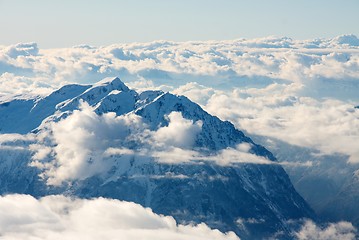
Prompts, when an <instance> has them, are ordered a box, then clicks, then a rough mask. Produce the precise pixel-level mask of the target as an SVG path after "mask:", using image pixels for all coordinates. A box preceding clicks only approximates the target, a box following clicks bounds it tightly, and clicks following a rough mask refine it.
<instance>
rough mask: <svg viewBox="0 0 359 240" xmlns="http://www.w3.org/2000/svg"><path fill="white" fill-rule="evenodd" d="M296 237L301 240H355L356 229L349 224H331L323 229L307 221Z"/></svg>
mask: <svg viewBox="0 0 359 240" xmlns="http://www.w3.org/2000/svg"><path fill="white" fill-rule="evenodd" d="M295 236H296V237H297V238H298V239H299V240H337V239H341V240H354V239H356V228H355V227H354V226H353V225H352V224H351V223H349V222H338V223H330V224H328V225H327V226H325V227H321V226H318V225H316V224H315V223H314V222H313V221H311V220H307V221H306V222H305V223H304V224H303V226H302V227H301V229H300V230H299V231H298V232H296V233H295Z"/></svg>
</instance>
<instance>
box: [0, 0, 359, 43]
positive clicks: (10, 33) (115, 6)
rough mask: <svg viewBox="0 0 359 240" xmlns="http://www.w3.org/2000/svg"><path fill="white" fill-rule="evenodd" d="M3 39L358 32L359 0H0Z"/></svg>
mask: <svg viewBox="0 0 359 240" xmlns="http://www.w3.org/2000/svg"><path fill="white" fill-rule="evenodd" d="M0 11H1V12H0V32H1V38H0V44H2V45H8V44H14V43H18V42H30V41H31V42H37V43H38V44H39V46H40V47H41V48H49V47H69V46H73V45H77V44H82V43H86V44H91V45H95V46H101V45H108V44H111V43H123V42H147V41H153V40H160V39H161V40H174V41H187V40H224V39H237V38H255V37H264V36H269V35H276V36H288V37H292V38H296V39H310V38H319V37H334V36H337V35H341V34H349V33H353V34H355V35H357V36H358V35H359V27H358V23H359V14H358V12H359V1H358V0H345V1H340V0H315V1H313V0H300V1H299V0H298V1H294V0H293V1H292V0H251V1H249V0H221V1H218V0H215V1H214V0H213V1H209V0H206V1H205V0H181V1H174V0H131V1H130V0H127V1H126V0H106V1H99V0H97V1H95V0H86V1H85V0H76V1H74V0H73V1H69V0H62V1H58V0H52V1H49V0H34V1H28V0H0Z"/></svg>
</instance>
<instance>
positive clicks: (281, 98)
mask: <svg viewBox="0 0 359 240" xmlns="http://www.w3.org/2000/svg"><path fill="white" fill-rule="evenodd" d="M112 76H119V77H120V78H121V79H122V80H123V81H124V82H125V83H126V84H128V85H129V86H130V87H132V88H135V89H137V90H138V91H142V90H146V89H161V90H164V91H170V92H173V93H175V94H181V95H185V96H187V97H188V98H190V99H191V100H193V101H195V102H197V103H199V104H200V105H201V106H202V107H203V108H204V109H205V110H206V111H208V112H209V113H210V114H213V115H216V116H218V117H220V118H221V119H223V120H229V121H231V122H232V123H234V124H235V126H236V127H238V128H239V129H241V130H244V131H245V132H247V133H249V134H253V135H261V136H265V137H271V138H275V139H279V140H281V141H284V142H287V143H289V144H293V145H298V146H301V147H306V148H311V149H315V150H317V151H318V152H319V153H318V154H336V153H339V154H343V155H346V156H347V158H346V161H347V163H348V164H350V165H356V164H358V163H359V109H358V108H356V106H358V105H359V94H358V93H359V39H358V38H357V37H356V36H354V35H343V36H338V37H335V38H332V39H314V40H293V39H290V38H286V37H283V38H278V37H268V38H260V39H238V40H233V41H207V42H168V41H156V42H151V43H132V44H115V45H111V46H103V47H94V46H88V45H80V46H75V47H72V48H66V49H41V48H39V46H37V44H36V43H20V44H16V45H12V46H0V102H3V101H6V100H8V99H10V98H13V97H18V98H27V97H33V96H34V95H36V96H38V95H40V96H45V95H46V94H48V93H50V92H51V91H53V90H54V89H56V88H58V87H60V86H62V85H65V84H68V83H83V84H88V83H94V82H97V81H98V80H100V79H102V78H104V77H112ZM168 120H169V122H170V124H169V125H168V126H167V127H164V128H161V129H159V130H158V131H156V132H146V131H143V129H145V128H146V127H145V126H144V125H143V123H142V121H141V119H140V118H139V117H138V116H134V115H129V116H125V117H116V116H113V115H111V114H107V115H103V116H97V115H96V114H94V112H93V110H92V109H91V108H90V107H89V106H85V105H84V106H83V107H82V109H81V110H79V111H76V112H75V113H74V114H73V115H72V116H71V117H69V118H67V119H65V120H63V121H60V122H58V123H54V124H53V125H51V126H49V131H51V133H52V137H51V139H50V140H49V139H46V137H44V138H43V139H39V137H40V138H41V136H37V137H35V136H32V135H29V136H18V135H16V136H14V135H2V136H1V139H2V140H1V141H3V142H9V141H11V139H10V140H9V138H14V139H15V140H16V141H19V139H20V138H24V139H23V140H24V141H28V140H29V139H30V140H29V141H32V142H34V144H32V145H31V149H30V150H31V151H33V152H34V155H33V162H32V164H33V165H34V166H36V167H38V168H40V169H42V170H43V176H44V177H46V178H47V179H48V183H49V184H55V185H56V184H59V183H61V182H62V181H66V180H72V179H78V178H80V179H82V178H86V177H88V176H90V175H93V174H96V173H98V172H99V171H105V170H106V169H102V168H106V166H108V164H104V163H103V162H102V161H103V159H107V160H106V161H111V158H106V156H107V155H109V156H110V155H114V154H115V155H116V154H117V155H121V156H123V155H137V156H139V157H140V156H141V154H142V155H143V154H144V155H148V154H149V155H151V156H153V157H154V158H157V159H159V160H161V159H168V156H172V159H175V161H177V162H181V161H183V160H184V159H201V160H214V161H216V160H219V159H229V160H230V159H231V156H232V155H233V154H234V155H238V154H249V153H248V146H238V147H237V149H228V150H227V151H224V152H221V153H219V154H218V156H212V158H211V159H208V157H207V159H206V156H202V155H200V154H199V153H197V152H195V151H192V150H190V145H191V139H193V136H194V134H196V133H198V132H199V131H200V130H201V128H200V126H201V123H200V122H191V121H189V120H186V119H184V118H183V117H182V116H181V115H179V114H178V113H173V114H172V115H169V116H168ZM78 125H82V126H83V127H82V128H77V127H76V126H78ZM129 127H130V129H131V131H132V132H131V134H130V135H128V134H129V133H128V132H127V131H124V130H123V131H122V130H121V129H128V128H129ZM113 128H116V129H119V130H121V131H113ZM178 128H180V129H182V130H183V131H181V132H182V133H183V134H179V135H178V134H177V133H178V131H176V130H175V129H178ZM99 129H101V131H99ZM104 129H105V131H104ZM73 131H76V134H73ZM140 133H141V134H140ZM144 133H146V134H147V135H144ZM69 134H71V135H72V136H76V137H75V138H74V141H72V142H71V143H69V142H68V141H66V139H67V138H68V136H69ZM94 134H96V139H98V138H99V139H100V140H101V141H100V144H98V141H95V137H94ZM128 136H138V137H141V139H137V140H141V141H142V143H144V144H147V143H148V141H149V139H150V142H151V143H154V144H152V145H151V146H148V147H147V150H146V151H147V152H145V153H143V152H141V151H139V152H136V153H135V152H133V151H132V150H129V149H128V148H126V147H124V148H121V149H120V148H118V147H116V146H117V145H116V144H115V142H109V139H115V141H121V139H124V138H126V137H128ZM20 140H21V139H20ZM85 140H86V141H85ZM146 141H147V142H146ZM91 144H92V145H91ZM17 147H18V148H21V144H20V146H17ZM249 147H250V146H249ZM2 148H13V146H12V147H9V146H2ZM79 149H82V150H83V151H78V150H79ZM49 156H52V158H51V159H50V158H49ZM54 156H55V157H54ZM173 156H184V157H182V158H174V157H173ZM89 157H90V158H91V159H92V162H91V164H89V163H88V161H87V159H88V158H89ZM104 157H105V158H104ZM44 159H45V160H44ZM46 159H48V160H46ZM49 159H50V160H49ZM66 159H72V161H71V162H70V161H66ZM246 159H250V156H247V155H246ZM253 161H257V163H264V164H265V163H266V162H265V161H266V159H259V160H258V159H254V160H253ZM260 161H262V162H260ZM263 161H264V162H263ZM107 163H109V164H110V163H111V162H107ZM218 163H220V164H228V163H231V162H230V161H229V162H224V163H223V162H222V163H221V162H218ZM310 164H311V163H308V164H307V165H308V166H310ZM59 166H61V167H59ZM11 198H16V199H17V200H18V201H19V202H24V203H26V202H28V203H29V204H30V205H29V206H30V207H29V209H31V210H32V211H33V213H31V212H28V214H34V216H35V217H34V218H36V219H43V220H44V221H43V222H38V223H34V222H32V223H30V224H29V225H27V223H24V225H21V224H19V225H16V224H15V225H14V224H13V225H11V223H17V222H19V223H22V222H21V221H23V219H30V220H31V219H32V218H31V217H29V216H23V217H24V218H22V217H21V216H22V215H19V218H17V219H13V221H9V223H7V221H5V220H6V218H2V220H1V221H0V222H1V224H0V225H1V226H0V228H1V233H2V234H5V236H7V235H6V234H9V235H8V236H10V237H13V238H22V237H23V236H26V235H21V234H27V236H34V237H38V236H40V237H42V238H45V237H47V236H58V235H56V234H63V236H68V238H69V239H70V238H72V237H74V236H82V235H81V234H86V233H85V232H81V229H84V228H87V227H88V226H87V227H86V226H84V225H82V226H81V224H82V223H81V224H80V223H76V221H77V220H76V219H75V218H76V217H74V216H75V215H76V214H75V213H73V212H72V211H71V209H76V211H77V210H78V209H80V210H79V212H77V213H78V214H80V212H81V211H83V209H82V210H81V207H79V206H86V204H89V205H91V204H93V205H96V204H97V203H99V202H101V203H103V204H110V205H111V204H112V205H116V207H123V206H122V205H123V204H124V203H122V202H119V201H112V200H106V199H94V200H88V201H87V200H79V199H77V200H73V199H68V198H66V197H63V196H52V197H45V198H44V199H40V200H36V199H32V198H31V197H30V196H24V195H9V196H4V197H2V199H1V200H0V206H2V207H4V206H5V207H6V209H9V206H8V205H3V204H4V202H5V203H6V202H7V203H8V204H10V203H9V200H8V199H11ZM65 203H66V204H68V205H66V204H65ZM50 205H51V206H50ZM65 205H66V206H67V207H66V209H70V210H67V212H64V213H63V212H61V211H62V210H64V209H63V208H64V206H65ZM73 205H74V206H76V208H72V207H71V206H73ZM112 205H111V206H112ZM52 206H57V207H56V208H53V207H52ZM12 207H13V208H14V211H17V210H16V209H17V208H18V211H19V212H21V207H22V206H21V205H18V206H15V205H13V206H12ZM100 207H101V206H100ZM136 207H137V208H140V207H139V206H136ZM37 210H38V211H37ZM74 211H75V210H74ZM76 211H75V212H76ZM139 211H144V212H145V213H147V214H149V213H148V211H147V210H146V209H140V210H139ZM146 211H147V212H146ZM23 214H27V213H26V212H25V213H23ZM37 214H39V216H37ZM73 214H75V215H73ZM151 214H152V215H153V217H154V218H156V219H157V220H156V221H159V222H161V221H167V220H168V219H169V218H168V217H162V216H157V215H155V214H153V213H152V212H151ZM151 214H150V215H151ZM152 215H151V216H152ZM8 217H9V218H10V217H12V218H16V216H15V215H14V216H8ZM110 217H111V216H110ZM121 217H126V216H121ZM30 220H29V221H30ZM113 220H114V219H109V220H108V221H113ZM57 221H59V222H60V223H61V224H57ZM168 221H172V222H171V224H172V225H171V224H170V225H171V226H170V225H161V226H162V227H161V231H165V232H166V233H168V234H179V235H178V236H177V235H173V236H176V237H177V239H182V237H183V236H182V235H183V234H187V233H186V231H187V230H188V231H191V232H192V233H193V234H194V236H197V235H195V234H197V233H198V234H199V235H198V236H199V237H198V239H202V238H201V236H203V235H201V234H203V231H204V232H206V234H214V235H213V236H216V237H217V238H220V239H223V238H224V235H223V234H222V233H218V232H215V231H211V230H209V229H208V228H207V227H206V226H204V225H201V226H199V227H193V226H181V225H179V226H177V227H173V226H175V223H173V220H168ZM120 222H121V221H120ZM31 224H40V225H41V226H40V227H38V226H37V225H36V229H38V231H35V232H34V229H35V228H34V226H33V225H31ZM83 224H85V223H83ZM173 224H174V225H173ZM349 224H350V223H345V222H344V223H338V224H332V225H329V226H327V227H325V228H323V227H319V226H316V225H315V224H314V223H312V222H310V221H309V222H306V223H305V224H304V225H303V228H302V229H301V230H300V231H299V232H298V233H297V235H296V236H297V237H298V238H300V239H310V236H316V239H330V237H332V239H337V238H338V236H342V237H343V239H344V237H345V238H346V239H353V238H354V237H353V236H354V235H353V234H354V232H355V228H354V227H353V226H352V225H349ZM50 225H51V226H50ZM100 225H101V224H100ZM16 226H18V228H17V227H16ZM56 226H57V227H56ZM66 226H74V228H73V229H70V230H69V231H67V230H66V231H65V230H64V229H67V227H66ZM109 226H112V225H111V224H109ZM116 226H117V225H116ZM156 226H157V225H156ZM77 227H78V228H77ZM133 228H134V229H142V228H141V227H138V226H135V225H134V226H130V227H128V228H126V231H125V230H124V232H126V233H124V234H129V235H128V236H132V235H131V234H133V231H134V230H133ZM180 228H183V229H184V230H183V231H182V232H181V230H179V229H180ZM116 231H119V230H116V229H112V230H110V229H108V232H109V234H110V233H116ZM121 231H122V230H121ZM131 231H132V233H131ZM151 231H152V232H151ZM142 232H145V233H146V234H147V233H148V234H155V233H154V232H155V231H154V230H153V229H152V230H151V229H150V230H148V229H147V230H143V229H142V230H141V233H142ZM313 232H316V233H317V235H313ZM14 234H15V235H14ZM16 234H17V235H16ZM42 234H44V235H42ZM72 234H74V235H72ZM76 234H80V235H76ZM181 234H182V235H181ZM216 234H217V235H216ZM338 234H339V235H338ZM340 234H341V235H340ZM126 236H127V235H126ZM164 236H167V235H164ZM171 236H172V235H171ZM184 236H186V235H184ZM187 236H188V235H187ZM99 237H100V236H99ZM225 237H227V238H228V239H235V238H234V237H233V236H232V235H227V236H225ZM144 238H145V237H144ZM184 238H185V237H184ZM184 238H183V239H184ZM140 239H141V238H140ZM175 239H176V238H175ZM192 239H195V238H192ZM213 239H216V238H215V237H213Z"/></svg>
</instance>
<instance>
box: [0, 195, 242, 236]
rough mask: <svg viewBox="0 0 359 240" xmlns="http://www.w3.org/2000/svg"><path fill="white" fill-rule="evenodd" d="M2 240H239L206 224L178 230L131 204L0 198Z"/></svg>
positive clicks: (169, 221) (62, 198) (173, 223)
mask: <svg viewBox="0 0 359 240" xmlns="http://www.w3.org/2000/svg"><path fill="white" fill-rule="evenodd" d="M0 210H1V213H2V214H1V216H0V232H1V238H2V239H118V238H119V237H120V238H121V239H125V240H126V239H178V240H180V239H195V240H201V239H233V240H234V239H239V238H238V237H237V236H236V235H235V234H234V233H233V232H229V233H222V232H220V231H218V230H212V229H210V228H209V227H208V226H207V225H205V224H199V225H179V224H177V223H176V221H175V220H174V219H173V218H172V217H167V216H162V215H157V214H155V213H153V212H152V210H151V209H149V208H144V207H142V206H140V205H138V204H135V203H132V202H124V201H119V200H112V199H104V198H96V199H89V200H85V199H73V198H69V197H65V196H62V195H58V196H46V197H43V198H41V199H35V198H33V197H32V196H29V195H7V196H2V197H0Z"/></svg>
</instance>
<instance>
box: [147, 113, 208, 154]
mask: <svg viewBox="0 0 359 240" xmlns="http://www.w3.org/2000/svg"><path fill="white" fill-rule="evenodd" d="M167 118H168V126H165V127H161V128H159V129H158V130H157V131H156V132H154V133H153V138H154V140H155V141H157V142H158V143H160V144H161V145H163V144H165V145H170V146H174V147H178V148H189V147H191V146H193V144H194V141H195V139H196V135H197V134H198V133H200V132H201V130H202V122H201V121H197V122H195V123H193V121H191V120H188V119H185V118H183V116H182V113H180V112H171V113H170V114H169V115H168V116H167Z"/></svg>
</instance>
